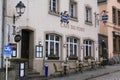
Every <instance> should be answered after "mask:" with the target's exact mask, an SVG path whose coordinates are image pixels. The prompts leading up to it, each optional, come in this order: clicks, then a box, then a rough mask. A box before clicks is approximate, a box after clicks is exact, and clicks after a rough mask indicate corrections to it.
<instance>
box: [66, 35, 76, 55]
mask: <svg viewBox="0 0 120 80" xmlns="http://www.w3.org/2000/svg"><path fill="white" fill-rule="evenodd" d="M71 38H72V39H73V41H72V42H70V39H71ZM67 39H68V41H67V55H68V56H70V45H72V46H73V53H72V54H73V55H74V54H75V53H74V52H75V51H74V47H75V45H76V47H77V51H76V56H78V39H77V38H74V37H67ZM74 39H76V40H77V43H75V42H74Z"/></svg>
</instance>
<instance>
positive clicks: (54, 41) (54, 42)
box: [46, 34, 61, 57]
mask: <svg viewBox="0 0 120 80" xmlns="http://www.w3.org/2000/svg"><path fill="white" fill-rule="evenodd" d="M60 44H61V37H60V36H59V35H56V34H46V57H48V56H50V55H55V56H57V57H60V52H61V45H60Z"/></svg>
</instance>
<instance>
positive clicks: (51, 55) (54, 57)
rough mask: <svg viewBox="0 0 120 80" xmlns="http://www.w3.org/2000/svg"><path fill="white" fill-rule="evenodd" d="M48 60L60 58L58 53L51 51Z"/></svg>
mask: <svg viewBox="0 0 120 80" xmlns="http://www.w3.org/2000/svg"><path fill="white" fill-rule="evenodd" d="M48 60H59V57H58V56H57V55H56V54H53V53H50V55H49V56H48Z"/></svg>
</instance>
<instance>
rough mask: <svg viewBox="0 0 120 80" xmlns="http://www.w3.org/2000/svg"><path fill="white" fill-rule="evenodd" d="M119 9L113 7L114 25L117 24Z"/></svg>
mask: <svg viewBox="0 0 120 80" xmlns="http://www.w3.org/2000/svg"><path fill="white" fill-rule="evenodd" d="M116 17H117V9H116V8H115V7H114V6H113V7H112V22H113V24H117V18H116Z"/></svg>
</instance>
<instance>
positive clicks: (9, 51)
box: [4, 46, 12, 80]
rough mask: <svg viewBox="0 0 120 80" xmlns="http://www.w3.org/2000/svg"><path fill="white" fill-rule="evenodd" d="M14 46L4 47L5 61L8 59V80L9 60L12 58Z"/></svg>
mask: <svg viewBox="0 0 120 80" xmlns="http://www.w3.org/2000/svg"><path fill="white" fill-rule="evenodd" d="M11 54H12V46H4V59H6V80H8V59H10V58H11Z"/></svg>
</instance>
